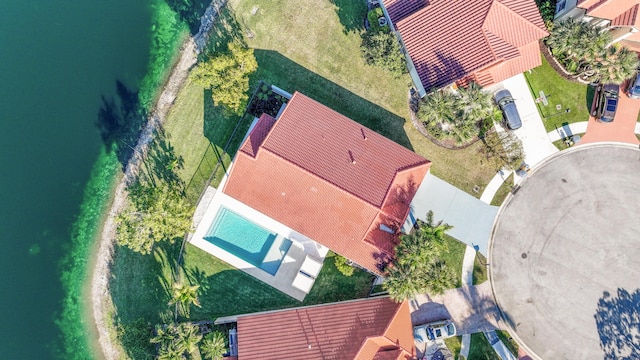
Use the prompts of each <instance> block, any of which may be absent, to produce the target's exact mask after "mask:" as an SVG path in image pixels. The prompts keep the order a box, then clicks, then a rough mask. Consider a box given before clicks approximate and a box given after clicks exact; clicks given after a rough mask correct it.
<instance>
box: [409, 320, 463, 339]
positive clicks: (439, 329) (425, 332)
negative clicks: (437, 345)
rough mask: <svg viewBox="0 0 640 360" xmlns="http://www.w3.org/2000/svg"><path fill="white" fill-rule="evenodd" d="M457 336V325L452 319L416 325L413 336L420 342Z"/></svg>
mask: <svg viewBox="0 0 640 360" xmlns="http://www.w3.org/2000/svg"><path fill="white" fill-rule="evenodd" d="M453 336H456V326H455V325H454V324H453V322H452V321H451V320H442V321H437V322H431V323H428V324H423V325H418V326H414V328H413V337H414V338H415V339H416V340H418V341H419V342H426V341H427V340H431V341H435V340H438V339H447V338H450V337H453Z"/></svg>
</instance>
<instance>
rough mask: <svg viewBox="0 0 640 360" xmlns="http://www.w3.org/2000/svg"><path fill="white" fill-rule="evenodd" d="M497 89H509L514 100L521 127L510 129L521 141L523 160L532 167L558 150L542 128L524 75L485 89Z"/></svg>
mask: <svg viewBox="0 0 640 360" xmlns="http://www.w3.org/2000/svg"><path fill="white" fill-rule="evenodd" d="M499 89H507V90H509V92H511V95H512V96H513V98H514V100H515V102H516V106H517V108H518V113H519V114H520V118H521V119H522V127H521V128H519V129H517V130H512V131H513V134H514V135H516V136H517V137H518V138H519V139H520V140H521V141H522V147H523V149H524V152H525V162H526V163H527V164H529V166H530V167H532V168H533V167H534V166H535V165H536V164H538V163H539V162H540V161H542V160H543V159H545V158H546V157H548V156H550V155H552V154H554V153H556V152H558V149H557V148H556V147H555V146H554V145H553V144H552V143H551V141H550V140H549V137H548V136H547V130H546V129H545V128H544V123H543V121H542V118H541V117H540V113H539V112H538V108H537V107H536V103H535V101H534V100H533V96H531V91H529V85H528V84H527V80H526V79H525V78H524V75H522V74H519V75H516V76H514V77H512V78H509V79H507V80H505V81H503V82H501V83H499V84H496V85H494V86H491V87H489V88H488V89H487V90H488V91H491V92H492V93H494V92H496V91H498V90H499Z"/></svg>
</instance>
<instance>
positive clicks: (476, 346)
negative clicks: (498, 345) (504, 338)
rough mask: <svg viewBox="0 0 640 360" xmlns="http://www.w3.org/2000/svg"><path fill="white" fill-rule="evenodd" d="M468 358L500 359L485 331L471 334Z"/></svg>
mask: <svg viewBox="0 0 640 360" xmlns="http://www.w3.org/2000/svg"><path fill="white" fill-rule="evenodd" d="M467 360H500V357H499V356H498V354H496V352H495V351H494V350H493V348H492V347H491V344H489V341H488V340H487V338H486V337H485V336H484V334H483V333H475V334H471V345H470V346H469V357H468V358H467Z"/></svg>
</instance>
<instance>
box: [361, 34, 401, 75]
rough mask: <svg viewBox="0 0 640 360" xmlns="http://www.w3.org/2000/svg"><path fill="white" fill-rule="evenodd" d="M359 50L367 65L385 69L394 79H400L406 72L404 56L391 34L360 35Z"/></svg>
mask: <svg viewBox="0 0 640 360" xmlns="http://www.w3.org/2000/svg"><path fill="white" fill-rule="evenodd" d="M360 48H361V50H362V55H363V56H364V59H365V61H366V62H367V64H369V65H374V66H379V67H382V68H384V69H387V70H389V71H391V73H392V74H393V75H394V76H395V77H400V76H401V75H402V74H404V73H406V72H407V66H406V65H405V58H404V54H403V53H402V49H401V48H400V43H399V42H398V39H396V36H395V35H394V34H393V33H391V32H384V31H380V32H375V33H374V32H371V31H370V32H366V33H364V34H362V44H361V45H360Z"/></svg>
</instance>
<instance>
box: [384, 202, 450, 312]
mask: <svg viewBox="0 0 640 360" xmlns="http://www.w3.org/2000/svg"><path fill="white" fill-rule="evenodd" d="M451 228H452V226H450V225H449V224H446V223H443V222H442V221H439V222H434V221H433V212H432V211H429V213H428V214H427V220H426V221H425V222H419V223H418V227H417V228H416V229H414V231H413V232H412V233H411V234H407V235H402V236H401V237H400V244H398V246H396V248H395V252H396V256H395V259H394V260H393V262H392V263H391V264H390V266H389V268H388V270H387V274H386V280H385V282H384V283H383V284H382V286H383V287H384V289H385V290H387V291H388V292H389V296H390V297H391V299H393V300H394V301H398V302H400V301H403V300H405V299H408V298H411V297H413V296H415V295H417V294H422V293H435V294H439V293H442V292H443V291H444V290H446V289H449V288H452V287H454V286H455V284H456V281H457V280H456V278H455V271H453V269H451V268H449V267H447V265H446V264H445V262H444V261H443V260H442V259H441V258H440V256H441V254H442V253H443V252H446V251H448V248H447V245H446V239H445V232H446V231H447V230H450V229H451Z"/></svg>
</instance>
